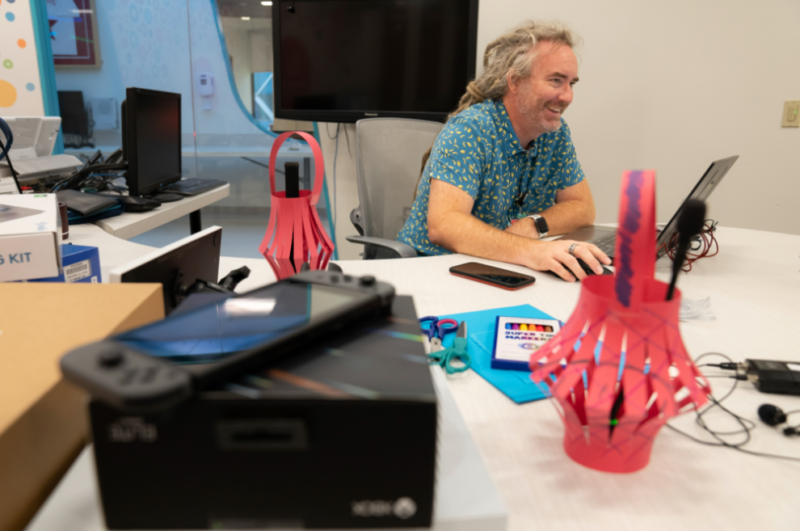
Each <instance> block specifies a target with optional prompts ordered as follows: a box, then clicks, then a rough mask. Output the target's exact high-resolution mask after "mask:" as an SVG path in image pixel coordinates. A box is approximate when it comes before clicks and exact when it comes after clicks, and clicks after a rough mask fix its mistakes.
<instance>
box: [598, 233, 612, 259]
mask: <svg viewBox="0 0 800 531" xmlns="http://www.w3.org/2000/svg"><path fill="white" fill-rule="evenodd" d="M592 243H593V244H595V245H596V246H598V247H599V248H600V250H601V251H603V252H604V253H606V254H607V255H608V256H609V257H610V258H613V257H614V251H615V246H616V244H617V235H616V233H615V234H609V235H608V236H603V237H602V238H600V239H598V240H595V241H593V242H592Z"/></svg>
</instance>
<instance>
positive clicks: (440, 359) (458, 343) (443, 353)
mask: <svg viewBox="0 0 800 531" xmlns="http://www.w3.org/2000/svg"><path fill="white" fill-rule="evenodd" d="M428 359H429V360H430V361H431V362H433V363H436V364H438V365H441V366H442V368H443V369H444V370H445V372H446V373H447V374H455V373H457V372H464V371H466V370H467V369H469V367H470V365H471V364H472V358H471V357H470V355H469V353H468V352H467V338H465V337H457V338H455V340H454V341H453V346H452V347H449V348H446V349H444V350H439V351H436V352H431V353H430V354H428ZM454 360H459V361H460V362H461V363H462V364H463V365H457V366H456V365H453V361H454Z"/></svg>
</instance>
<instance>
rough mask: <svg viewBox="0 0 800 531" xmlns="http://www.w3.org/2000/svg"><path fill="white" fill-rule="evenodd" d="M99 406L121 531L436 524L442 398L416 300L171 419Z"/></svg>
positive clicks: (100, 436) (99, 436)
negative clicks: (422, 334) (435, 384)
mask: <svg viewBox="0 0 800 531" xmlns="http://www.w3.org/2000/svg"><path fill="white" fill-rule="evenodd" d="M89 410H90V417H91V431H92V437H93V442H94V453H95V461H96V466H97V477H98V480H99V486H100V493H101V499H102V506H103V511H104V513H105V519H106V525H107V526H108V527H109V528H110V529H203V528H215V529H216V528H223V529H231V528H238V529H244V528H260V529H265V528H266V529H269V528H304V527H305V528H359V527H361V528H364V527H366V528H375V527H429V526H430V525H431V522H432V512H433V496H434V472H435V460H436V426H437V403H436V395H435V392H434V387H433V382H432V380H431V374H430V370H429V367H428V363H427V359H426V356H425V353H424V352H423V347H422V343H421V340H420V329H419V323H418V321H417V316H416V312H415V310H414V305H413V301H412V299H411V298H410V297H396V298H395V300H394V303H393V306H392V313H391V315H390V316H388V317H386V316H384V317H376V318H373V319H371V320H367V321H363V322H360V323H359V324H358V325H356V326H351V327H350V328H349V329H347V330H345V331H341V332H338V333H336V334H335V335H331V336H329V337H327V338H325V340H324V341H318V342H317V343H315V344H314V346H312V347H307V348H305V349H303V352H302V353H298V354H295V355H292V356H290V357H289V358H287V359H285V360H284V361H281V362H280V363H278V364H275V365H273V366H271V367H269V368H265V369H263V370H261V371H256V372H253V373H251V374H247V375H242V376H240V377H237V378H236V379H234V380H232V381H229V382H227V383H226V384H224V385H222V386H221V387H219V388H218V389H214V390H211V391H206V392H203V393H202V394H200V395H199V396H198V397H197V398H195V399H192V400H190V401H188V402H186V403H183V404H181V405H179V406H177V407H175V408H173V409H171V410H169V411H168V412H164V413H159V414H153V415H131V414H129V413H124V412H120V411H118V410H115V409H113V408H112V407H110V406H108V405H106V404H105V403H103V402H100V401H98V400H92V401H91V402H90V405H89Z"/></svg>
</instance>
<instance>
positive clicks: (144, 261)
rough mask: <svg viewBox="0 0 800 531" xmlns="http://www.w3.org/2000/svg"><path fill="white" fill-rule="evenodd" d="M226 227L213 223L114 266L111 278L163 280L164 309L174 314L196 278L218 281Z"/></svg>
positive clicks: (155, 281)
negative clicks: (223, 232) (223, 231)
mask: <svg viewBox="0 0 800 531" xmlns="http://www.w3.org/2000/svg"><path fill="white" fill-rule="evenodd" d="M221 246H222V227H216V226H214V227H209V228H207V229H205V230H203V231H200V232H198V233H196V234H193V235H191V236H189V237H187V238H184V239H182V240H178V241H177V242H175V243H172V244H170V245H167V246H165V247H163V248H161V249H158V250H156V251H153V252H152V253H150V254H148V255H146V256H143V257H141V258H139V259H138V260H134V261H132V262H129V263H127V264H125V265H123V266H120V267H117V268H115V269H113V270H112V271H111V272H109V274H108V279H109V282H152V283H160V284H161V285H162V287H163V291H164V313H165V314H167V315H168V314H170V313H171V312H172V311H173V310H174V309H175V308H176V307H177V306H178V305H179V304H180V303H181V302H182V301H183V299H185V298H186V296H187V293H186V290H187V289H188V288H189V287H190V286H191V285H192V284H194V283H195V282H196V281H198V280H201V281H205V282H213V283H217V281H218V280H219V257H220V249H221Z"/></svg>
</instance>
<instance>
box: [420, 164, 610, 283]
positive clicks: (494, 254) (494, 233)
mask: <svg viewBox="0 0 800 531" xmlns="http://www.w3.org/2000/svg"><path fill="white" fill-rule="evenodd" d="M472 206H473V200H472V197H470V195H469V194H468V193H466V192H465V191H463V190H460V189H459V188H457V187H455V186H453V185H452V184H449V183H446V182H442V181H440V180H438V179H432V180H431V195H430V199H429V202H428V238H429V239H430V242H431V243H433V244H434V245H441V246H442V247H444V248H445V249H448V250H450V251H452V252H455V253H463V254H469V255H472V256H477V257H481V258H489V259H491V260H497V261H500V262H508V263H511V264H519V265H524V266H526V267H529V268H531V269H535V270H537V271H553V272H555V273H556V274H557V275H558V276H560V277H561V278H563V279H564V280H567V281H570V282H571V281H573V280H574V279H575V278H578V279H583V278H586V273H584V272H583V269H581V267H580V266H579V265H578V260H577V259H576V257H577V258H581V259H582V260H583V261H584V262H586V263H587V264H588V265H589V267H591V268H592V269H594V270H595V271H597V272H598V274H600V273H602V269H600V262H602V263H604V264H610V263H611V260H609V258H608V257H607V256H606V255H605V254H604V253H603V251H601V250H600V249H599V248H597V246H595V245H592V244H589V243H581V242H574V241H571V240H559V241H551V242H545V241H541V240H535V239H533V238H534V237H537V236H538V232H537V231H536V228H535V227H534V225H533V220H532V219H530V218H527V219H525V220H521V221H519V222H517V223H514V224H512V226H511V227H509V228H507V229H506V230H500V229H496V228H494V227H492V226H490V225H487V224H486V223H484V222H483V221H481V220H480V219H478V218H477V217H475V216H473V215H472V214H471V211H472ZM548 223H549V220H548ZM573 243H577V244H578V245H577V246H576V247H575V256H572V255H570V254H569V246H570V245H572V244H573ZM567 268H569V270H570V271H573V273H569V271H567ZM573 274H574V276H573Z"/></svg>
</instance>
